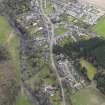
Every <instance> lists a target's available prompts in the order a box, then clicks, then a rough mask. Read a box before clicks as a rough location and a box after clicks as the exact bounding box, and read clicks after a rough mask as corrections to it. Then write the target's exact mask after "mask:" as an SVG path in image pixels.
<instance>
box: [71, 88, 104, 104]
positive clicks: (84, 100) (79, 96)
mask: <svg viewBox="0 0 105 105" xmlns="http://www.w3.org/2000/svg"><path fill="white" fill-rule="evenodd" d="M71 100H72V103H73V105H105V96H104V95H103V94H101V93H100V92H99V91H98V90H97V89H95V88H93V87H88V88H84V89H81V90H80V91H78V92H77V93H75V94H74V95H73V96H72V98H71Z"/></svg>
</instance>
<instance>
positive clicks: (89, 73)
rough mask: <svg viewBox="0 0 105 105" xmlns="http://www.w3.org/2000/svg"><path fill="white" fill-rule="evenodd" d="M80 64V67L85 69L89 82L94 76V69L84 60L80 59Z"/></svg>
mask: <svg viewBox="0 0 105 105" xmlns="http://www.w3.org/2000/svg"><path fill="white" fill-rule="evenodd" d="M80 64H81V67H85V68H86V70H87V76H88V78H89V79H90V80H92V79H93V78H94V75H95V74H96V68H95V67H94V66H93V65H92V64H91V63H89V62H88V61H86V60H84V59H80Z"/></svg>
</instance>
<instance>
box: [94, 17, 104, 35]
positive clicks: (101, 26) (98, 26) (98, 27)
mask: <svg viewBox="0 0 105 105" xmlns="http://www.w3.org/2000/svg"><path fill="white" fill-rule="evenodd" d="M92 31H93V32H96V33H97V34H98V35H100V36H102V37H105V16H104V17H102V18H101V19H100V20H99V21H98V22H97V24H96V25H95V26H94V27H93V28H92Z"/></svg>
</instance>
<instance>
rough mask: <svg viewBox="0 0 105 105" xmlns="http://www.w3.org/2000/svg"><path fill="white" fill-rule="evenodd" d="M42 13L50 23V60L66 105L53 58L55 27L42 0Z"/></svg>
mask: <svg viewBox="0 0 105 105" xmlns="http://www.w3.org/2000/svg"><path fill="white" fill-rule="evenodd" d="M41 11H42V14H43V15H44V17H45V18H46V19H47V20H48V21H47V23H49V25H50V28H51V30H48V31H50V32H49V33H50V34H49V35H51V39H50V60H51V63H52V67H53V70H55V73H56V76H57V79H58V82H59V85H60V88H61V92H62V100H63V105H66V101H65V95H64V89H63V84H62V81H61V78H60V76H59V73H58V71H57V68H56V65H55V62H54V56H53V44H54V26H53V24H52V22H51V21H50V19H49V17H48V16H46V14H45V13H44V10H43V4H42V0H41ZM48 27H49V26H48Z"/></svg>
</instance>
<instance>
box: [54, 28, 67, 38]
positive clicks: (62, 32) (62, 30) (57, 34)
mask: <svg viewBox="0 0 105 105" xmlns="http://www.w3.org/2000/svg"><path fill="white" fill-rule="evenodd" d="M67 31H68V29H65V28H63V27H58V28H55V30H54V34H55V36H59V35H63V34H64V33H65V32H67Z"/></svg>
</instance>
